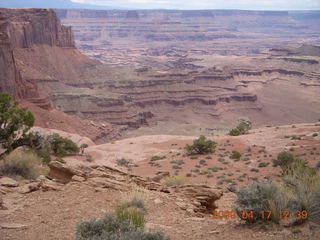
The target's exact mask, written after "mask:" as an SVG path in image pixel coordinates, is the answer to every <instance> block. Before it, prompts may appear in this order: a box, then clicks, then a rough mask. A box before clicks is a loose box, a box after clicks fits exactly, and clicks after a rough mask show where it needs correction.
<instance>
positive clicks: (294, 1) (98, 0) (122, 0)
mask: <svg viewBox="0 0 320 240" xmlns="http://www.w3.org/2000/svg"><path fill="white" fill-rule="evenodd" d="M71 1H73V2H78V3H89V4H99V5H107V6H112V7H113V6H115V7H129V8H165V9H247V10H320V0H71Z"/></svg>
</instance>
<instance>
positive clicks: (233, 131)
mask: <svg viewBox="0 0 320 240" xmlns="http://www.w3.org/2000/svg"><path fill="white" fill-rule="evenodd" d="M229 135H230V136H239V135H241V132H240V130H239V129H238V128H233V129H231V130H230V132H229Z"/></svg>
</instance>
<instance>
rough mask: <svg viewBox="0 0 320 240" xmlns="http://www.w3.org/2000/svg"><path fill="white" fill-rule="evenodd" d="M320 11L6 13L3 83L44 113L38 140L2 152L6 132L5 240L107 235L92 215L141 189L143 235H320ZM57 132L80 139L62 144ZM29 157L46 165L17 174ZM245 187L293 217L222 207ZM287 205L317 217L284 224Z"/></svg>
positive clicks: (177, 239)
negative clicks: (251, 217) (32, 172)
mask: <svg viewBox="0 0 320 240" xmlns="http://www.w3.org/2000/svg"><path fill="white" fill-rule="evenodd" d="M319 22H320V11H243V10H197V11H196V10H195V11H182V10H181V11H180V10H82V9H31V8H30V9H6V8H0V92H1V93H3V92H5V93H10V94H11V95H12V96H13V97H14V98H15V99H17V100H18V101H19V106H20V107H24V108H27V109H28V110H29V111H31V112H32V114H33V115H34V116H35V123H34V126H33V127H32V128H31V130H30V131H31V133H32V134H34V135H32V134H31V135H30V136H32V137H34V139H32V137H31V138H30V139H29V142H28V143H27V144H29V145H31V147H30V146H29V145H27V146H28V147H25V146H24V147H18V148H16V149H15V150H14V151H12V152H11V153H10V154H8V155H4V157H3V159H2V158H1V157H2V156H1V154H2V153H3V152H2V150H4V149H5V148H6V147H7V146H6V144H3V142H0V239H4V240H5V239H6V240H11V239H26V240H29V239H30V240H31V239H32V240H34V239H43V238H45V239H52V240H54V239H61V240H62V239H65V240H67V239H77V240H89V239H101V238H102V237H101V236H100V235H102V234H100V233H99V234H100V235H99V238H90V237H79V236H80V235H81V233H79V231H80V230H79V229H80V227H79V226H80V225H81V224H82V223H83V221H84V220H85V219H89V218H97V217H103V216H104V215H106V214H107V213H110V212H113V211H114V212H116V211H117V210H119V209H117V207H119V204H120V203H123V199H125V200H127V201H128V199H129V196H128V195H127V194H132V193H137V192H138V193H139V194H142V195H144V196H143V199H142V200H141V199H138V200H139V201H140V200H141V202H140V203H139V204H140V205H143V207H144V204H145V206H146V209H144V208H142V209H143V218H144V216H145V217H146V219H145V220H146V222H143V224H144V223H145V225H143V226H144V227H145V228H142V230H143V231H144V230H146V232H147V233H144V234H148V233H149V232H150V231H151V232H152V231H154V230H157V231H158V230H160V231H163V232H165V233H166V234H167V235H168V236H169V237H170V239H172V240H185V239H187V240H188V239H204V240H205V239H208V240H209V239H248V240H256V239H261V240H267V239H279V240H280V239H288V238H292V239H310V240H313V239H314V240H315V239H318V236H319V233H320V232H319V231H320V228H319V223H320V219H319V210H318V209H319V196H320V195H319V189H318V185H317V184H318V182H319V179H320V178H319V176H320V175H319V169H320V162H319V160H320V159H319V156H320V38H319V36H320V25H319ZM1 96H2V95H1ZM3 96H4V97H2V98H3V99H2V98H1V99H0V100H1V101H4V100H5V98H6V96H5V95H3ZM1 107H2V108H3V109H5V108H6V107H7V106H5V105H1ZM3 116H7V115H5V114H3V115H1V116H0V117H3ZM15 120H16V119H15ZM239 123H240V124H239ZM6 124H7V123H6V122H5V123H3V125H1V124H0V130H2V128H5V127H6V126H7V125H6ZM241 124H246V125H245V127H243V125H242V127H243V128H245V129H240V126H241ZM32 125H33V124H32ZM236 126H237V127H236ZM235 127H236V128H235ZM231 129H233V130H235V131H239V132H238V134H232V131H230V130H231ZM239 129H240V130H241V131H240V130H239ZM1 133H2V132H1ZM3 135H4V134H3ZM20 135H21V136H22V137H25V136H24V135H25V134H21V133H20V134H17V135H15V136H14V137H15V138H19V137H21V136H20ZM27 135H28V134H27ZM233 135H234V136H233ZM236 135H237V136H236ZM28 136H29V135H28ZM199 136H200V137H199ZM204 136H205V137H204ZM202 137H203V142H201V138H202ZM55 139H58V140H55ZM0 140H1V139H0ZM37 140H39V142H40V143H39V146H36V145H34V144H33V143H34V142H33V141H35V142H36V143H37ZM55 141H61V142H62V145H63V147H64V148H66V149H67V148H72V146H73V147H74V148H75V149H76V150H75V151H74V152H67V151H66V152H65V154H61V155H57V154H56V153H57V151H56V150H57V149H56V148H53V147H52V146H53V145H54V144H55V143H54V142H55ZM197 141H198V143H197ZM199 142H200V143H199ZM4 143H6V142H5V141H4ZM73 144H74V145H73ZM192 144H193V145H192ZM197 144H198V145H200V147H199V146H198V149H200V150H202V152H192V151H191V150H192V149H191V150H190V146H191V145H192V146H193V147H194V146H197ZM210 144H211V147H208V145H210ZM203 148H205V150H208V149H209V148H210V149H209V151H203ZM206 148H208V149H206ZM12 150H13V149H12ZM60 150H61V149H60ZM63 150H65V149H63ZM19 154H20V155H19ZM281 154H284V155H283V156H284V159H281ZM19 156H20V158H22V160H21V161H28V157H30V156H31V157H30V158H31V160H30V162H32V160H34V159H38V160H39V159H40V158H41V161H40V163H39V164H38V163H37V164H38V165H39V166H38V165H37V164H34V165H35V166H36V167H39V169H40V168H41V173H40V170H39V169H37V171H38V174H37V176H36V177H32V178H29V179H28V178H24V177H21V176H22V175H21V173H19V174H20V175H21V176H20V175H19V174H18V175H19V176H16V175H14V176H12V175H10V174H11V173H10V171H11V170H12V169H11V168H10V166H9V167H8V166H7V165H8V164H9V162H10V161H12V162H13V164H16V163H15V159H14V158H19ZM21 156H22V157H21ZM279 156H280V157H279ZM8 159H9V160H8ZM10 159H11V160H10ZM12 159H13V160H12ZM26 159H27V160H26ZM279 159H280V160H282V161H283V162H285V163H283V162H281V161H280V160H279ZM290 161H291V162H290ZM279 162H280V163H279ZM6 164H7V165H6ZM28 164H29V163H28ZM32 164H33V163H32ZM286 164H287V165H288V166H287V165H286ZM290 164H291V165H290ZM294 164H296V165H294ZM299 164H300V165H299ZM297 166H298V167H301V168H298V167H297ZM23 167H25V166H23ZM33 167H34V166H33ZM285 167H288V168H287V169H286V168H285ZM289 167H292V169H291V168H289ZM294 167H297V169H298V170H296V169H294ZM8 169H9V170H8ZM15 169H16V166H13V170H12V171H15ZM295 170H296V171H297V172H295ZM300 170H301V171H300ZM290 171H292V172H293V173H297V174H298V175H294V174H293V173H292V176H291V175H290V173H291V172H290ZM299 171H300V172H299ZM8 172H9V173H10V174H8ZM299 174H301V175H299ZM301 176H302V177H301ZM290 177H291V178H290ZM300 177H301V178H302V180H301V179H300ZM168 179H169V180H172V181H176V182H174V183H170V182H169V180H168ZM297 179H298V180H299V181H298V180H297ZM300 180H301V181H300ZM303 180H305V181H303ZM179 181H182V182H180V183H179ZM255 184H256V185H255ZM316 185H317V186H316ZM248 186H249V187H252V186H253V187H254V186H257V191H256V192H254V191H253V190H252V189H249V187H248ZM306 186H307V187H308V189H307V188H306ZM315 186H316V187H315ZM242 187H248V188H247V190H246V191H248V192H249V191H251V190H252V191H253V193H252V195H250V194H251V193H250V194H249V193H248V192H242V193H240V192H241V191H245V190H243V189H245V188H242ZM259 187H260V188H259ZM264 187H265V188H266V189H267V190H266V192H267V193H266V194H265V195H263V192H262V191H264V190H265V189H263V188H264ZM269 187H270V188H269ZM241 189H242V190H241ZM248 189H249V190H248ZM261 189H262V190H261ZM306 189H307V190H306ZM269 190H270V191H269ZM260 191H261V192H262V193H261V192H260ZM272 191H274V192H272ZM295 191H297V192H295ZM299 191H300V192H299ZM270 192H272V194H273V195H272V194H271V193H270ZM241 194H243V195H241ZM269 195H270V196H271V195H272V197H273V198H271V197H270V196H269ZM131 197H132V196H131ZM241 197H242V198H248V199H249V198H250V197H252V199H253V202H255V201H257V202H259V201H261V202H263V203H266V202H267V203H268V204H269V205H270V206H271V203H269V200H270V199H271V200H272V201H274V202H275V203H276V204H278V205H279V206H278V205H275V206H271V207H274V208H273V210H274V212H276V211H280V215H279V216H278V215H277V216H276V217H275V218H274V219H268V220H270V221H265V219H262V220H263V221H258V220H257V218H255V219H254V220H252V221H248V219H245V218H243V216H241V214H239V212H237V213H236V214H235V218H233V219H230V218H227V217H226V216H222V217H221V216H220V218H218V219H214V218H213V215H214V213H215V212H214V211H220V213H223V212H224V213H226V212H228V211H229V212H230V211H235V210H234V209H235V204H238V205H239V202H240V200H239V199H241ZM267 197H270V199H269V200H266V198H267ZM237 198H238V201H237V200H236V199H237ZM257 199H258V200H257ZM275 199H276V200H275ZM279 199H280V200H279ZM301 199H302V200H301ZM133 200H134V201H137V199H135V198H133ZM271 200H270V202H271ZM286 201H287V202H286ZM242 202H244V203H245V204H249V203H250V204H251V202H250V201H249V200H246V199H245V200H243V201H242ZM130 204H131V203H130ZM135 204H136V203H135ZM139 204H138V205H139ZM254 204H255V203H252V205H254ZM299 204H300V205H299ZM270 206H269V208H271V207H270ZM127 207H128V206H127ZM135 207H136V206H131V205H130V206H129V207H128V209H130V211H131V210H132V208H133V210H137V209H135ZM140 207H141V206H140ZM242 207H243V206H242ZM249 207H252V206H251V205H250V206H249ZM249 207H248V208H249ZM259 207H260V208H262V207H261V206H259ZM281 207H282V208H283V209H282V208H281ZM285 207H286V208H289V207H292V209H294V210H299V211H300V210H303V211H308V213H310V216H309V215H308V216H307V217H308V218H304V219H294V220H293V219H289V220H288V219H281V214H282V213H281V212H282V210H286V209H285ZM115 209H116V210H115ZM128 209H127V210H128ZM290 209H291V208H290ZM292 209H291V210H292ZM138 210H139V211H142V210H141V209H138ZM250 210H251V209H250ZM267 210H268V209H267ZM140 213H141V212H140ZM234 213H235V212H234ZM299 213H300V212H299ZM115 214H116V213H115ZM256 220H257V222H255V221H256ZM259 220H261V219H259ZM286 220H288V221H286ZM89 221H91V222H93V223H97V225H98V224H100V223H102V222H103V221H104V220H103V221H102V220H101V221H102V222H100V220H97V219H94V220H93V219H92V220H89ZM252 223H256V224H252ZM79 224H80V225H79ZM88 224H89V223H88ZM89 228H90V227H88V229H89ZM135 230H137V229H135ZM140 230H141V229H140ZM140 230H139V231H140ZM142 230H141V231H142ZM116 231H118V229H116ZM130 231H131V230H130ZM130 231H129V233H128V234H132V232H130ZM84 232H85V231H84ZM92 232H94V230H92ZM97 232H98V230H97ZM120 233H121V232H120ZM133 233H134V234H137V232H134V231H133ZM79 234H80V235H79ZM121 234H122V233H121ZM139 234H140V233H139ZM75 236H76V238H75ZM108 239H109V238H108ZM115 239H117V238H115ZM129 239H130V238H129ZM157 239H158V238H157ZM159 239H166V238H159Z"/></svg>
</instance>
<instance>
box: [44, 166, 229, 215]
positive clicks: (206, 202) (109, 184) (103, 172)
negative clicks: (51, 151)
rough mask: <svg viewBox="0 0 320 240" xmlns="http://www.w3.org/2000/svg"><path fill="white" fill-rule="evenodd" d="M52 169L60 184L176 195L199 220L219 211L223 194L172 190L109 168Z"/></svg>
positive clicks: (213, 190)
mask: <svg viewBox="0 0 320 240" xmlns="http://www.w3.org/2000/svg"><path fill="white" fill-rule="evenodd" d="M49 168H50V173H49V176H50V177H52V178H54V179H57V180H58V181H63V182H65V183H68V182H72V181H73V182H87V183H88V184H89V185H91V186H93V187H94V188H96V190H97V191H100V190H101V189H104V188H107V189H113V190H121V191H127V190H130V188H131V186H132V184H135V185H138V186H140V187H143V188H146V189H148V190H151V191H159V192H166V193H173V194H175V195H176V196H177V197H178V202H177V205H178V206H179V207H180V208H182V209H183V210H187V211H188V212H189V213H190V214H196V215H198V216H203V215H204V214H209V213H212V211H213V210H214V209H215V208H216V207H217V206H216V205H215V201H217V200H219V199H220V198H221V197H222V194H223V192H222V190H221V189H216V188H212V187H209V186H207V185H183V186H178V187H172V188H168V187H165V186H164V185H162V184H160V183H158V182H155V181H158V180H159V179H155V178H153V179H146V178H143V177H139V176H136V175H132V174H128V173H126V172H122V171H120V170H117V169H114V168H111V167H106V166H92V167H72V166H69V165H66V164H62V163H59V162H51V163H50V164H49ZM167 175H168V174H167V173H165V172H164V173H159V174H158V177H159V176H162V177H164V176H167Z"/></svg>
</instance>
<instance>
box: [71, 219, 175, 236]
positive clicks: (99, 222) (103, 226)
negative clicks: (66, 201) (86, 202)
mask: <svg viewBox="0 0 320 240" xmlns="http://www.w3.org/2000/svg"><path fill="white" fill-rule="evenodd" d="M76 240H169V238H168V237H167V236H166V235H165V234H164V233H162V232H146V231H145V230H144V229H143V228H138V229H136V228H135V227H134V226H132V225H131V224H130V223H129V222H127V221H122V220H120V219H118V218H117V217H116V216H115V215H113V214H107V215H106V216H105V217H103V218H102V219H91V220H88V221H82V222H81V223H79V224H78V226H77V231H76Z"/></svg>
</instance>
